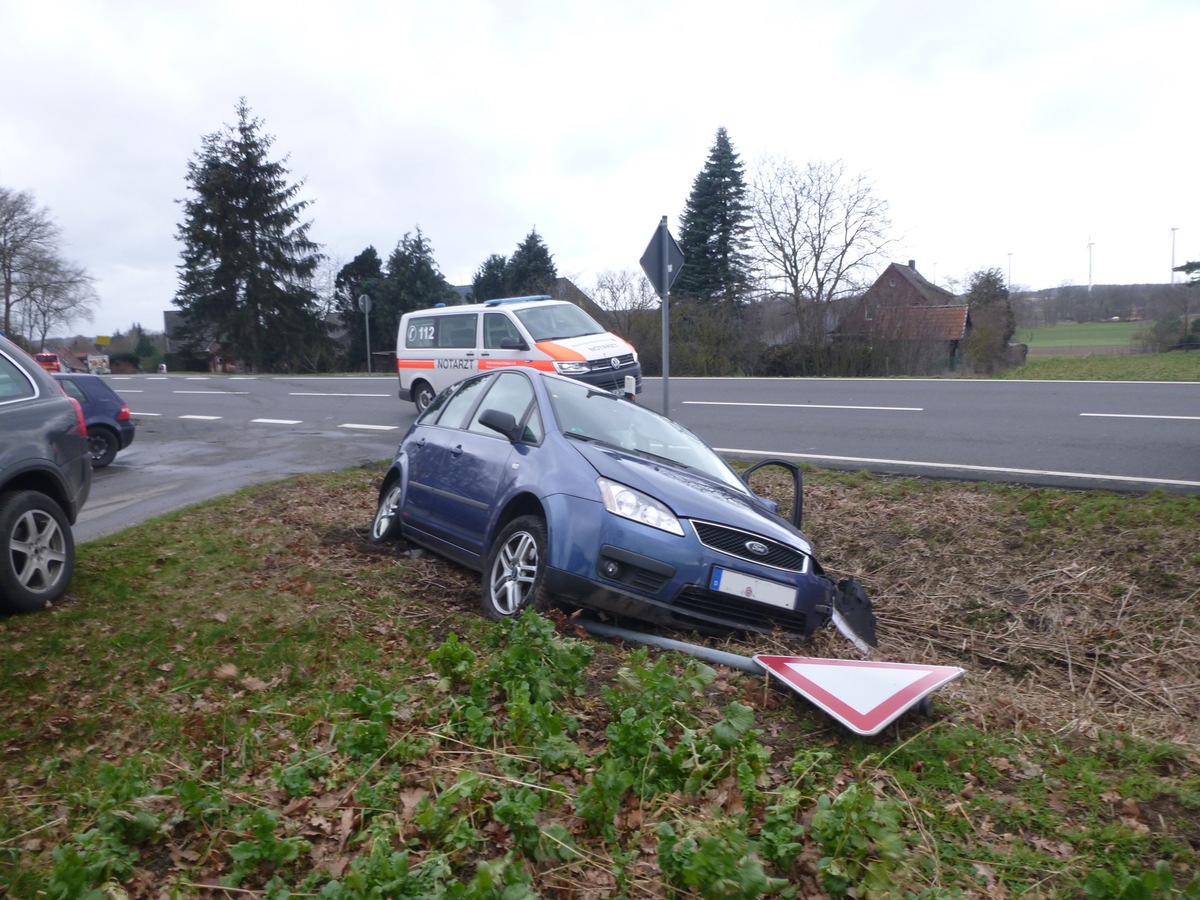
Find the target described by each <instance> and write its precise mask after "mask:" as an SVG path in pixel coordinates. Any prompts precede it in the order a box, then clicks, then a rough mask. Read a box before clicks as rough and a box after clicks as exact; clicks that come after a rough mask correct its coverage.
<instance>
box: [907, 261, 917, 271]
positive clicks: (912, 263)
mask: <svg viewBox="0 0 1200 900" xmlns="http://www.w3.org/2000/svg"><path fill="white" fill-rule="evenodd" d="M908 267H909V268H910V269H912V270H913V271H914V272H915V271H917V261H916V260H915V259H910V260H909V261H908Z"/></svg>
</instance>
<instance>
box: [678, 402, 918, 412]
mask: <svg viewBox="0 0 1200 900" xmlns="http://www.w3.org/2000/svg"><path fill="white" fill-rule="evenodd" d="M683 405H684V406H766V407H769V408H771V409H868V410H885V411H887V412H925V407H923V406H832V405H830V406H826V405H824V404H821V403H742V402H740V401H739V402H736V403H730V402H726V401H719V400H684V401H683Z"/></svg>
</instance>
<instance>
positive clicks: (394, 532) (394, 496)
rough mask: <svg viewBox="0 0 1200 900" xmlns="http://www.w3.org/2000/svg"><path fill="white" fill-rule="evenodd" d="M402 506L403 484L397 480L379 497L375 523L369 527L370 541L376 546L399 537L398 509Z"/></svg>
mask: <svg viewBox="0 0 1200 900" xmlns="http://www.w3.org/2000/svg"><path fill="white" fill-rule="evenodd" d="M403 505H404V484H403V483H402V482H401V481H400V479H399V478H397V479H396V480H395V481H394V482H392V484H391V486H390V487H388V489H387V490H385V491H384V492H383V493H382V494H380V495H379V506H378V508H377V509H376V510H375V521H374V522H373V523H372V525H371V540H372V541H373V542H375V543H376V544H382V543H383V542H384V541H394V540H395V539H396V538H398V537H400V508H401V507H402V506H403Z"/></svg>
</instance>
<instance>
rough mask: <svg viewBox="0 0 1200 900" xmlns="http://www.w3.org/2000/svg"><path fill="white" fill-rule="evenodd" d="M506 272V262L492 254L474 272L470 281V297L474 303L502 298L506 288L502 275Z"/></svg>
mask: <svg viewBox="0 0 1200 900" xmlns="http://www.w3.org/2000/svg"><path fill="white" fill-rule="evenodd" d="M507 270H508V260H507V259H505V258H504V257H503V256H501V255H500V254H499V253H493V254H492V255H491V256H489V257H488V258H487V259H486V260H484V262H483V265H481V266H480V267H479V268H478V269H477V270H476V271H475V277H474V278H472V279H471V296H472V297H473V298H474V300H475V302H476V303H482V302H483V301H484V300H494V299H495V298H497V297H503V296H504V294H505V292H506V291H507V288H506V287H505V284H504V273H505V272H506V271H507Z"/></svg>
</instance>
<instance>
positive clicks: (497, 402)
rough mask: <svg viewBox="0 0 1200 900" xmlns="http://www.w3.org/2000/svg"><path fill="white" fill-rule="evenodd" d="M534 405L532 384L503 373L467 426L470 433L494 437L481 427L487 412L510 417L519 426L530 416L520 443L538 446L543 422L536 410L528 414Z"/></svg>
mask: <svg viewBox="0 0 1200 900" xmlns="http://www.w3.org/2000/svg"><path fill="white" fill-rule="evenodd" d="M533 405H534V401H533V386H532V385H530V383H529V379H527V378H525V377H524V376H523V375H518V374H516V373H515V372H505V373H502V374H500V375H498V376H497V377H496V380H495V384H493V385H492V387H491V389H490V390H489V391H488V392H487V396H486V397H484V398H483V402H482V403H480V404H479V408H478V409H477V410H476V411H475V415H474V416H472V417H471V423H470V425H468V426H467V430H468V431H477V432H479V433H480V434H491V435H494V434H495V433H496V432H494V431H492V429H490V428H488V427H487V426H485V425H482V424H480V422H479V417H480V416H481V415H483V412H484V410H487V409H496V410H499V411H500V412H506V413H509V414H511V415H512V417H513V418H514V419H516V420H517V423H518V424H519V423H521V422H522V421H524V420H525V418H526V416H527V415H528V416H529V421H528V422H526V423H525V431H524V433H523V434H522V435H521V440H523V441H528V442H530V443H538V442H539V441H541V439H542V423H541V419H540V418H539V417H538V415H537V411H536V410H533V414H532V415H529V413H530V411H531V410H530V408H531V407H532V406H533Z"/></svg>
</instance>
